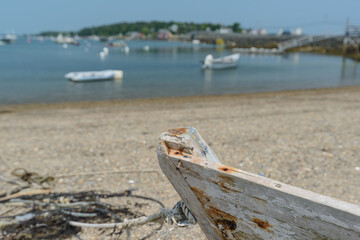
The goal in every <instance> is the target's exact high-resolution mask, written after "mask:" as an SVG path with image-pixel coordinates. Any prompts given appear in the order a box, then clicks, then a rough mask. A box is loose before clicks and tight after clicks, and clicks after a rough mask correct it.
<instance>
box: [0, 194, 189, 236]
mask: <svg viewBox="0 0 360 240" xmlns="http://www.w3.org/2000/svg"><path fill="white" fill-rule="evenodd" d="M135 190H136V189H128V190H125V191H123V192H121V193H110V192H104V191H83V192H70V193H63V192H60V193H46V194H36V193H35V194H32V195H22V196H17V197H16V198H11V199H6V200H3V201H1V202H0V207H1V208H0V209H7V210H6V211H3V212H2V215H1V217H0V230H1V232H0V238H1V239H66V238H69V237H71V236H75V235H77V234H78V233H79V232H80V231H81V227H85V226H86V225H89V226H92V225H94V224H95V225H98V226H99V228H101V231H104V228H105V226H104V225H99V224H103V222H108V223H106V224H105V225H109V224H110V225H111V224H112V229H111V230H113V231H112V233H111V234H114V235H117V236H120V235H121V234H122V233H123V232H126V233H127V234H128V237H129V236H130V231H123V230H124V229H127V228H130V227H132V226H138V225H142V224H145V223H147V222H156V223H159V224H160V228H161V227H162V224H163V221H164V219H165V218H166V219H169V221H170V222H171V221H173V220H175V221H176V222H178V223H179V224H181V223H182V222H181V221H186V220H187V219H188V218H187V217H186V216H185V215H184V214H183V215H181V212H180V211H179V210H178V209H177V210H174V209H173V210H170V211H169V210H165V208H164V205H163V204H162V203H161V202H160V201H158V200H156V199H153V198H150V197H145V196H140V195H135V194H133V191H135ZM112 198H127V199H128V198H131V199H132V201H130V203H127V204H125V205H114V204H111V203H109V202H111V199H112ZM126 202H129V200H127V201H126ZM150 202H153V203H155V204H157V205H159V206H160V207H161V209H162V210H160V214H158V215H156V216H153V215H151V216H149V217H146V216H144V214H143V213H142V211H140V210H141V208H143V207H144V206H148V205H149V203H150ZM131 207H133V208H134V209H131ZM179 207H180V208H184V206H182V205H181V204H180V205H179V206H178V207H177V208H179ZM185 212H186V213H187V215H189V212H188V211H186V210H185ZM180 215H181V216H180ZM189 216H190V215H189ZM132 218H133V219H134V220H131V219H132ZM128 219H130V220H128ZM188 221H189V222H194V219H192V218H191V216H190V220H188ZM114 222H116V223H114ZM135 223H136V224H135ZM114 226H116V227H114ZM118 226H120V227H119V228H118ZM114 229H116V231H114ZM157 230H158V229H157ZM154 233H156V231H152V233H150V234H148V235H147V236H146V237H145V238H143V239H146V238H148V237H150V236H151V235H152V234H154Z"/></svg>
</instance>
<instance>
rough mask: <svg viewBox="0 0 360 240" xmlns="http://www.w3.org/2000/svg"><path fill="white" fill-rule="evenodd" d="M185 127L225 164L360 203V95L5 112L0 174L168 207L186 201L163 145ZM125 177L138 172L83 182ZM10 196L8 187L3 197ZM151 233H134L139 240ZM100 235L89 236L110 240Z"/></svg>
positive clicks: (1, 108) (358, 90)
mask: <svg viewBox="0 0 360 240" xmlns="http://www.w3.org/2000/svg"><path fill="white" fill-rule="evenodd" d="M186 126H192V127H195V128H197V129H198V131H199V132H200V134H201V135H202V136H203V138H204V139H205V140H206V141H207V142H208V143H209V145H210V146H211V147H212V149H213V151H214V152H215V153H216V154H217V155H218V157H219V159H220V160H221V161H222V163H224V164H227V165H230V166H232V167H236V168H241V169H243V170H245V171H249V172H253V173H259V172H262V173H264V174H265V176H266V177H270V178H273V179H276V180H279V181H282V182H284V183H287V184H291V185H294V186H297V187H301V188H304V189H307V190H311V191H314V192H317V193H321V194H325V195H328V196H332V197H335V198H338V199H342V200H345V201H348V202H352V203H355V204H360V188H359V186H360V169H359V168H360V87H344V88H334V89H316V90H300V91H285V92H271V93H251V94H242V95H225V96H203V97H183V98H162V99H137V100H119V101H102V102H78V103H56V104H25V105H9V106H5V105H0V146H1V147H0V174H1V175H3V176H6V177H9V178H12V176H11V175H10V172H11V170H13V169H15V168H18V167H23V168H26V169H28V170H29V171H33V172H38V173H42V174H49V175H52V176H55V177H56V183H55V191H81V190H106V191H111V192H120V191H124V190H125V189H128V188H137V190H136V194H138V195H143V196H148V197H152V198H156V199H158V200H160V201H162V202H163V203H164V204H165V205H166V207H168V208H170V207H172V206H173V205H174V204H175V203H176V202H177V200H179V197H178V195H177V194H176V192H175V190H174V189H173V188H172V186H171V184H170V183H169V182H168V180H167V179H166V178H165V177H164V175H163V174H162V173H161V170H160V168H159V166H158V163H157V159H156V147H157V144H158V136H159V135H160V133H161V132H162V131H164V130H166V129H170V128H179V127H186ZM357 169H358V170H357ZM118 170H124V171H130V172H127V173H108V174H96V175H84V173H88V172H102V171H105V172H109V171H118ZM132 170H135V171H139V170H155V171H158V172H159V173H158V174H157V173H156V172H146V173H142V174H141V173H139V172H131V171H132ZM73 174H74V175H73ZM10 188H11V185H8V184H4V183H3V182H2V184H0V192H1V193H3V192H5V191H8V190H9V189H10ZM0 208H1V206H0ZM157 210H158V206H157V205H149V206H148V207H145V208H143V209H141V211H142V212H144V213H145V214H151V213H154V212H156V211H157ZM149 229H150V228H148V227H143V228H139V229H137V230H136V231H132V232H133V235H132V237H131V239H139V238H140V237H141V236H144V235H145V232H148V231H150V230H149ZM152 229H154V228H152ZM98 233H99V231H98V230H85V231H84V232H83V233H82V236H85V239H89V236H93V237H94V239H102V238H103V239H110V237H109V236H105V235H103V236H102V238H100V237H98V236H96V235H97V234H98ZM178 234H179V235H181V236H182V237H181V238H182V239H204V236H203V234H202V233H201V232H200V230H199V227H198V226H196V227H195V228H193V229H190V230H188V229H187V230H184V229H181V230H174V231H172V232H170V233H168V235H167V236H169V239H179V238H178V236H177V235H178ZM158 237H159V235H156V236H154V237H153V238H152V239H157V238H158ZM181 238H180V239H181Z"/></svg>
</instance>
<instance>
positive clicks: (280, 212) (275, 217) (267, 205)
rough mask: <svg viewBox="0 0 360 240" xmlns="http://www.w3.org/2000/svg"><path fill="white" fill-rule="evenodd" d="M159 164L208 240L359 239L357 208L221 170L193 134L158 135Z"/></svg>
mask: <svg viewBox="0 0 360 240" xmlns="http://www.w3.org/2000/svg"><path fill="white" fill-rule="evenodd" d="M158 160H159V164H160V167H161V169H162V171H163V172H164V174H165V175H166V177H167V178H168V179H169V181H170V182H171V184H172V185H173V187H174V188H175V190H176V191H177V192H178V194H179V195H180V197H181V198H182V200H183V201H184V202H185V204H186V206H187V207H188V208H189V209H190V211H191V212H192V214H193V215H194V216H195V218H196V220H197V222H198V223H199V225H200V227H201V229H202V231H203V232H204V233H205V235H206V237H207V238H208V239H211V240H220V239H236V240H238V239H360V207H359V206H357V205H355V204H351V203H347V202H344V201H340V200H337V199H334V198H331V197H327V196H324V195H320V194H317V193H313V192H311V191H307V190H303V189H300V188H297V187H293V186H290V185H287V184H284V183H281V182H278V181H275V180H272V179H269V178H266V177H263V176H259V175H256V174H252V173H249V172H245V171H242V170H240V169H235V168H232V167H229V166H226V165H223V164H221V162H220V161H219V160H218V158H217V157H216V155H215V153H214V152H213V151H212V150H211V148H210V147H209V146H208V144H207V143H206V142H205V141H204V140H203V139H202V137H201V136H200V134H199V133H198V132H197V130H196V129H194V128H179V129H172V130H168V131H166V132H164V133H162V134H161V136H160V143H159V146H158Z"/></svg>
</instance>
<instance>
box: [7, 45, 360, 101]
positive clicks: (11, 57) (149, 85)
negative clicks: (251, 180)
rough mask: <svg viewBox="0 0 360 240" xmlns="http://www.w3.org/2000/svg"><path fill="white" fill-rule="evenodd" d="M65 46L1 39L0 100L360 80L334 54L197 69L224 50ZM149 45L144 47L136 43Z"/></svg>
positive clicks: (252, 59)
mask: <svg viewBox="0 0 360 240" xmlns="http://www.w3.org/2000/svg"><path fill="white" fill-rule="evenodd" d="M80 44H81V45H80V46H79V47H76V46H69V47H68V48H67V49H65V48H63V47H62V45H57V44H55V43H53V42H51V41H48V40H45V41H43V42H40V41H37V40H32V41H31V42H30V43H27V42H26V40H25V39H18V40H17V41H16V43H14V44H11V45H3V46H0V104H13V103H28V102H65V101H84V100H103V99H128V98H152V97H166V96H188V95H213V94H233V93H246V92H263V91H277V90H290V89H306V88H322V87H336V86H349V85H360V74H359V68H360V67H359V65H360V64H357V62H354V61H352V60H349V59H347V60H344V59H342V58H341V57H334V56H324V55H316V54H302V53H292V54H287V55H241V58H240V62H239V66H238V68H234V69H227V70H205V71H204V70H201V64H200V61H201V60H203V59H204V57H205V56H206V55H207V54H209V53H211V54H213V55H214V56H224V55H227V54H230V53H231V51H229V50H216V49H215V48H213V47H212V46H209V45H197V46H194V45H192V44H190V43H178V42H159V41H129V42H127V44H128V45H129V47H130V53H129V54H125V53H124V52H123V51H121V50H120V49H117V48H109V50H110V52H109V55H108V56H107V57H105V58H104V59H101V58H100V57H99V52H100V51H101V50H102V48H103V45H102V43H100V42H94V41H85V40H83V41H81V42H80ZM145 45H148V46H150V51H149V52H145V51H144V50H143V47H144V46H145ZM105 69H119V70H123V71H124V78H123V79H122V80H115V81H102V82H91V83H73V82H70V81H68V80H66V79H65V78H64V75H65V74H66V73H68V72H71V71H89V70H105Z"/></svg>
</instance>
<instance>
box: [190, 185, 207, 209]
mask: <svg viewBox="0 0 360 240" xmlns="http://www.w3.org/2000/svg"><path fill="white" fill-rule="evenodd" d="M191 190H192V191H193V192H194V193H195V195H196V197H197V198H198V199H199V201H200V202H201V204H202V205H203V206H205V204H207V203H208V202H210V199H209V198H208V197H207V196H206V195H205V193H204V191H202V190H200V189H198V188H196V187H192V188H191Z"/></svg>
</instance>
